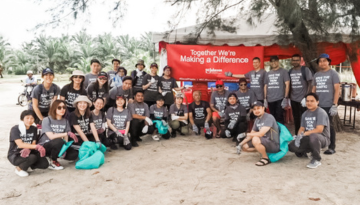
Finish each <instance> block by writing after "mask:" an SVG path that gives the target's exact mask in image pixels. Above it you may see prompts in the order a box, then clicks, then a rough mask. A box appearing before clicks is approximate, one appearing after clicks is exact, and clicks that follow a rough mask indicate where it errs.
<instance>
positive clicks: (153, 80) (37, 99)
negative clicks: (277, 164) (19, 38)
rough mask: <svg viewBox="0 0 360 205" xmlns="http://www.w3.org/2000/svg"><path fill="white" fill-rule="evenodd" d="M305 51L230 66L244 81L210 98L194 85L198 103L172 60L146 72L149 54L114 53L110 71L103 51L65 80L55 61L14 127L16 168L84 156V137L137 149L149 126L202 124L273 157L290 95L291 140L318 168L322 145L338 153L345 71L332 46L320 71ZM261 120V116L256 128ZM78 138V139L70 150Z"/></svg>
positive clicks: (174, 130)
mask: <svg viewBox="0 0 360 205" xmlns="http://www.w3.org/2000/svg"><path fill="white" fill-rule="evenodd" d="M300 59H301V57H300V56H299V55H294V56H293V57H292V64H293V68H292V69H291V70H290V71H289V72H287V71H286V70H284V69H283V68H280V67H279V59H278V58H277V56H273V57H271V59H270V65H271V70H270V71H269V72H266V71H265V70H264V69H261V68H260V58H258V57H255V58H254V59H253V65H254V70H253V71H251V72H249V73H247V74H245V75H236V74H232V73H231V72H226V73H225V75H226V76H232V77H238V78H240V80H239V90H238V91H236V92H229V91H227V90H226V89H225V86H224V82H223V81H222V80H218V81H216V83H215V84H216V89H215V90H214V91H213V92H212V94H211V99H210V103H209V102H207V101H203V100H201V95H202V93H201V92H200V91H194V92H193V100H194V101H193V102H192V103H191V104H189V105H186V104H185V103H184V94H183V93H182V92H181V90H182V89H183V87H179V86H178V85H177V83H176V80H175V79H174V78H173V77H171V72H172V68H171V67H169V66H165V67H164V68H163V75H162V76H158V75H157V73H158V69H159V68H158V65H157V64H156V63H152V64H151V65H150V73H146V72H145V71H144V68H145V64H144V61H143V60H139V61H138V62H137V63H136V65H135V67H136V69H135V70H134V71H132V72H131V74H130V76H127V70H126V69H125V68H123V67H120V63H121V62H120V60H118V59H114V60H113V61H112V64H113V68H114V69H113V70H111V71H109V72H104V71H101V64H100V62H99V61H98V60H96V59H93V60H91V62H90V67H91V72H90V73H88V74H84V73H83V72H82V71H79V70H75V71H73V73H72V75H71V77H70V81H71V82H70V83H69V84H67V85H65V86H63V87H62V88H61V89H60V87H59V86H57V85H56V84H54V83H53V80H54V76H55V74H54V72H53V70H52V69H50V68H46V69H44V70H43V71H42V75H41V77H42V79H43V82H42V84H39V85H37V86H36V87H35V88H34V90H33V92H32V94H31V104H30V106H29V110H25V111H23V112H22V113H21V116H20V122H19V124H18V125H16V126H14V127H12V129H11V132H10V148H9V152H8V159H9V161H10V162H11V163H12V164H13V165H14V166H16V168H15V173H16V174H18V175H19V176H28V172H27V171H28V169H29V168H31V169H36V168H39V169H45V168H49V169H53V170H61V169H63V166H61V165H60V163H59V161H58V159H59V158H63V159H66V160H76V159H77V156H78V148H79V146H81V144H82V143H83V142H84V141H93V142H95V143H97V144H98V145H99V146H106V147H110V149H112V150H116V149H118V146H119V147H123V148H124V149H126V150H130V149H132V147H138V146H139V144H138V142H139V141H142V139H141V136H144V135H146V134H150V135H152V138H153V139H154V140H160V139H161V138H162V139H170V138H171V137H173V138H174V137H176V136H177V134H180V135H187V134H189V130H192V131H193V133H195V134H196V135H201V134H202V133H204V135H205V137H206V138H207V139H211V138H213V137H215V138H232V139H233V141H235V142H236V145H237V149H238V153H240V152H241V150H244V151H257V152H259V153H260V154H261V159H260V160H259V161H258V162H257V163H256V165H257V166H264V165H267V164H269V163H270V160H269V158H268V156H267V153H276V152H279V151H280V146H279V143H280V136H279V127H278V124H277V122H280V123H284V120H283V119H284V118H283V108H285V107H286V106H289V105H288V104H289V101H290V100H288V98H290V99H291V106H292V107H293V115H294V121H295V133H297V134H296V135H295V136H294V139H295V140H294V141H293V142H291V143H290V144H289V150H290V151H292V152H295V154H296V155H297V156H298V157H303V156H308V157H311V158H312V159H311V161H310V163H309V164H308V165H307V166H308V167H309V168H316V167H317V166H319V165H320V164H321V163H320V160H321V157H320V148H325V147H327V146H329V149H328V150H327V151H325V154H333V153H335V132H334V131H333V129H332V125H331V117H332V116H333V115H335V114H336V112H337V98H338V95H337V94H336V92H337V91H338V89H339V85H338V84H339V77H338V75H337V73H336V72H335V71H333V70H331V69H330V66H329V65H330V62H331V60H330V57H329V56H328V55H326V54H322V55H320V57H319V59H318V64H319V68H320V71H319V72H317V73H316V74H315V75H314V76H313V75H312V73H311V71H310V70H309V68H307V67H304V66H300ZM248 82H250V89H249V88H248ZM311 87H312V88H311ZM174 92H175V96H174V94H173V93H174ZM266 107H268V108H269V110H270V114H268V113H266V112H265V108H266ZM251 121H254V122H253V123H254V124H253V126H252V128H251V129H250V130H251V131H250V132H247V130H248V123H249V122H251ZM34 125H36V126H34ZM202 130H203V132H202ZM69 141H73V145H72V146H71V147H70V148H68V149H67V151H66V152H65V153H64V154H62V155H61V156H60V155H59V153H60V150H61V149H62V147H63V145H64V144H65V143H67V142H69ZM309 152H310V153H309Z"/></svg>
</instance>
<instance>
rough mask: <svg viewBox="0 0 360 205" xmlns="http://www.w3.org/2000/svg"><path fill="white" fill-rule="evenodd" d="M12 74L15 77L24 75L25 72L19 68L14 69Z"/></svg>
mask: <svg viewBox="0 0 360 205" xmlns="http://www.w3.org/2000/svg"><path fill="white" fill-rule="evenodd" d="M14 74H15V75H26V70H25V69H21V68H19V69H15V71H14Z"/></svg>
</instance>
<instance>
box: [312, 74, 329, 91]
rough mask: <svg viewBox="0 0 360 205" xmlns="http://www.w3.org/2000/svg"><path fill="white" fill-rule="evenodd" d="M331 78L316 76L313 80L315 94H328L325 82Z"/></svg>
mask: <svg viewBox="0 0 360 205" xmlns="http://www.w3.org/2000/svg"><path fill="white" fill-rule="evenodd" d="M330 77H331V76H317V77H316V78H315V81H316V92H317V93H329V92H330V90H329V89H328V83H327V81H328V80H329V79H330Z"/></svg>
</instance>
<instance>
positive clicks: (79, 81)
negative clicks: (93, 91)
mask: <svg viewBox="0 0 360 205" xmlns="http://www.w3.org/2000/svg"><path fill="white" fill-rule="evenodd" d="M84 76H85V75H84V72H82V71H81V70H74V71H73V72H72V75H71V77H70V81H71V83H69V84H66V85H64V87H63V88H62V89H61V91H60V100H64V101H65V102H66V107H67V110H68V112H69V113H70V112H73V111H74V110H75V107H74V106H73V103H74V100H75V99H76V98H77V97H78V96H79V95H86V90H85V89H84V85H83V84H84Z"/></svg>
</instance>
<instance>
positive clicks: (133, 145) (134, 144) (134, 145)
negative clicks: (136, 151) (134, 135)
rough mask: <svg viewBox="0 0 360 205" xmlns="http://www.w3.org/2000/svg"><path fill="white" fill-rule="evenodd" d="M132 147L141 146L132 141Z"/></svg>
mask: <svg viewBox="0 0 360 205" xmlns="http://www.w3.org/2000/svg"><path fill="white" fill-rule="evenodd" d="M131 146H132V147H138V146H139V144H138V143H137V142H136V141H132V142H131Z"/></svg>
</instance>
